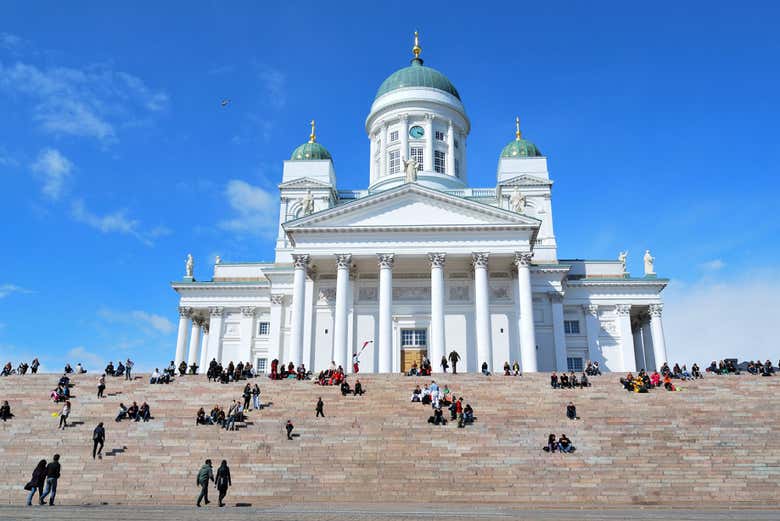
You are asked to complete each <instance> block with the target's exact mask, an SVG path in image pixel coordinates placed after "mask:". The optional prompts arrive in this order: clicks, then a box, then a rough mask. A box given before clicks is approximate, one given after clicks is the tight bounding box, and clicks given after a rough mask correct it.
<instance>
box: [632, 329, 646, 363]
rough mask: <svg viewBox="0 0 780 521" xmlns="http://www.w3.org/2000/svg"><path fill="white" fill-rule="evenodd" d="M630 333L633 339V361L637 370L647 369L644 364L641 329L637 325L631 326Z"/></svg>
mask: <svg viewBox="0 0 780 521" xmlns="http://www.w3.org/2000/svg"><path fill="white" fill-rule="evenodd" d="M631 332H632V333H633V334H632V336H633V339H634V360H635V361H636V368H637V370H640V369H647V363H646V362H645V350H644V348H643V347H642V327H641V326H640V325H639V324H638V323H634V324H632V325H631Z"/></svg>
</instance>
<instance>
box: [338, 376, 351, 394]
mask: <svg viewBox="0 0 780 521" xmlns="http://www.w3.org/2000/svg"><path fill="white" fill-rule="evenodd" d="M348 394H352V389H351V388H350V387H349V382H347V380H346V379H344V380H343V381H342V382H341V396H346V395H348Z"/></svg>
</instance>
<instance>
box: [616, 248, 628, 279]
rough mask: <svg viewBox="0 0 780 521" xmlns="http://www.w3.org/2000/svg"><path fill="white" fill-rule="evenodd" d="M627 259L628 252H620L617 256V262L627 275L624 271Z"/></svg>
mask: <svg viewBox="0 0 780 521" xmlns="http://www.w3.org/2000/svg"><path fill="white" fill-rule="evenodd" d="M627 257H628V250H626V251H621V252H620V254H619V255H618V260H619V261H620V265H621V266H622V267H623V273H624V274H625V273H627V271H626V258H627Z"/></svg>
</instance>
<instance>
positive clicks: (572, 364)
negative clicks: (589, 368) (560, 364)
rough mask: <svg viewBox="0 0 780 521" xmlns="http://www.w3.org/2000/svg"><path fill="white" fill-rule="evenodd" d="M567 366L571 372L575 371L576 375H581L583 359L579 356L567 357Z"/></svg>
mask: <svg viewBox="0 0 780 521" xmlns="http://www.w3.org/2000/svg"><path fill="white" fill-rule="evenodd" d="M566 365H567V366H568V368H569V369H568V370H569V371H574V372H575V373H579V372H581V371H582V358H580V357H579V356H574V357H572V356H569V357H566Z"/></svg>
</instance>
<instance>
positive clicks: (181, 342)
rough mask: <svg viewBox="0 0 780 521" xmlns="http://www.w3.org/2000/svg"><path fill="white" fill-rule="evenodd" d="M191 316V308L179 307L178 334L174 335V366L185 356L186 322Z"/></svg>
mask: <svg viewBox="0 0 780 521" xmlns="http://www.w3.org/2000/svg"><path fill="white" fill-rule="evenodd" d="M191 316H192V308H187V307H179V334H178V336H177V337H176V356H175V357H174V359H173V360H174V362H175V363H176V367H179V364H180V363H181V362H182V360H184V359H185V358H186V357H187V322H188V321H189V319H190V317H191Z"/></svg>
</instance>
